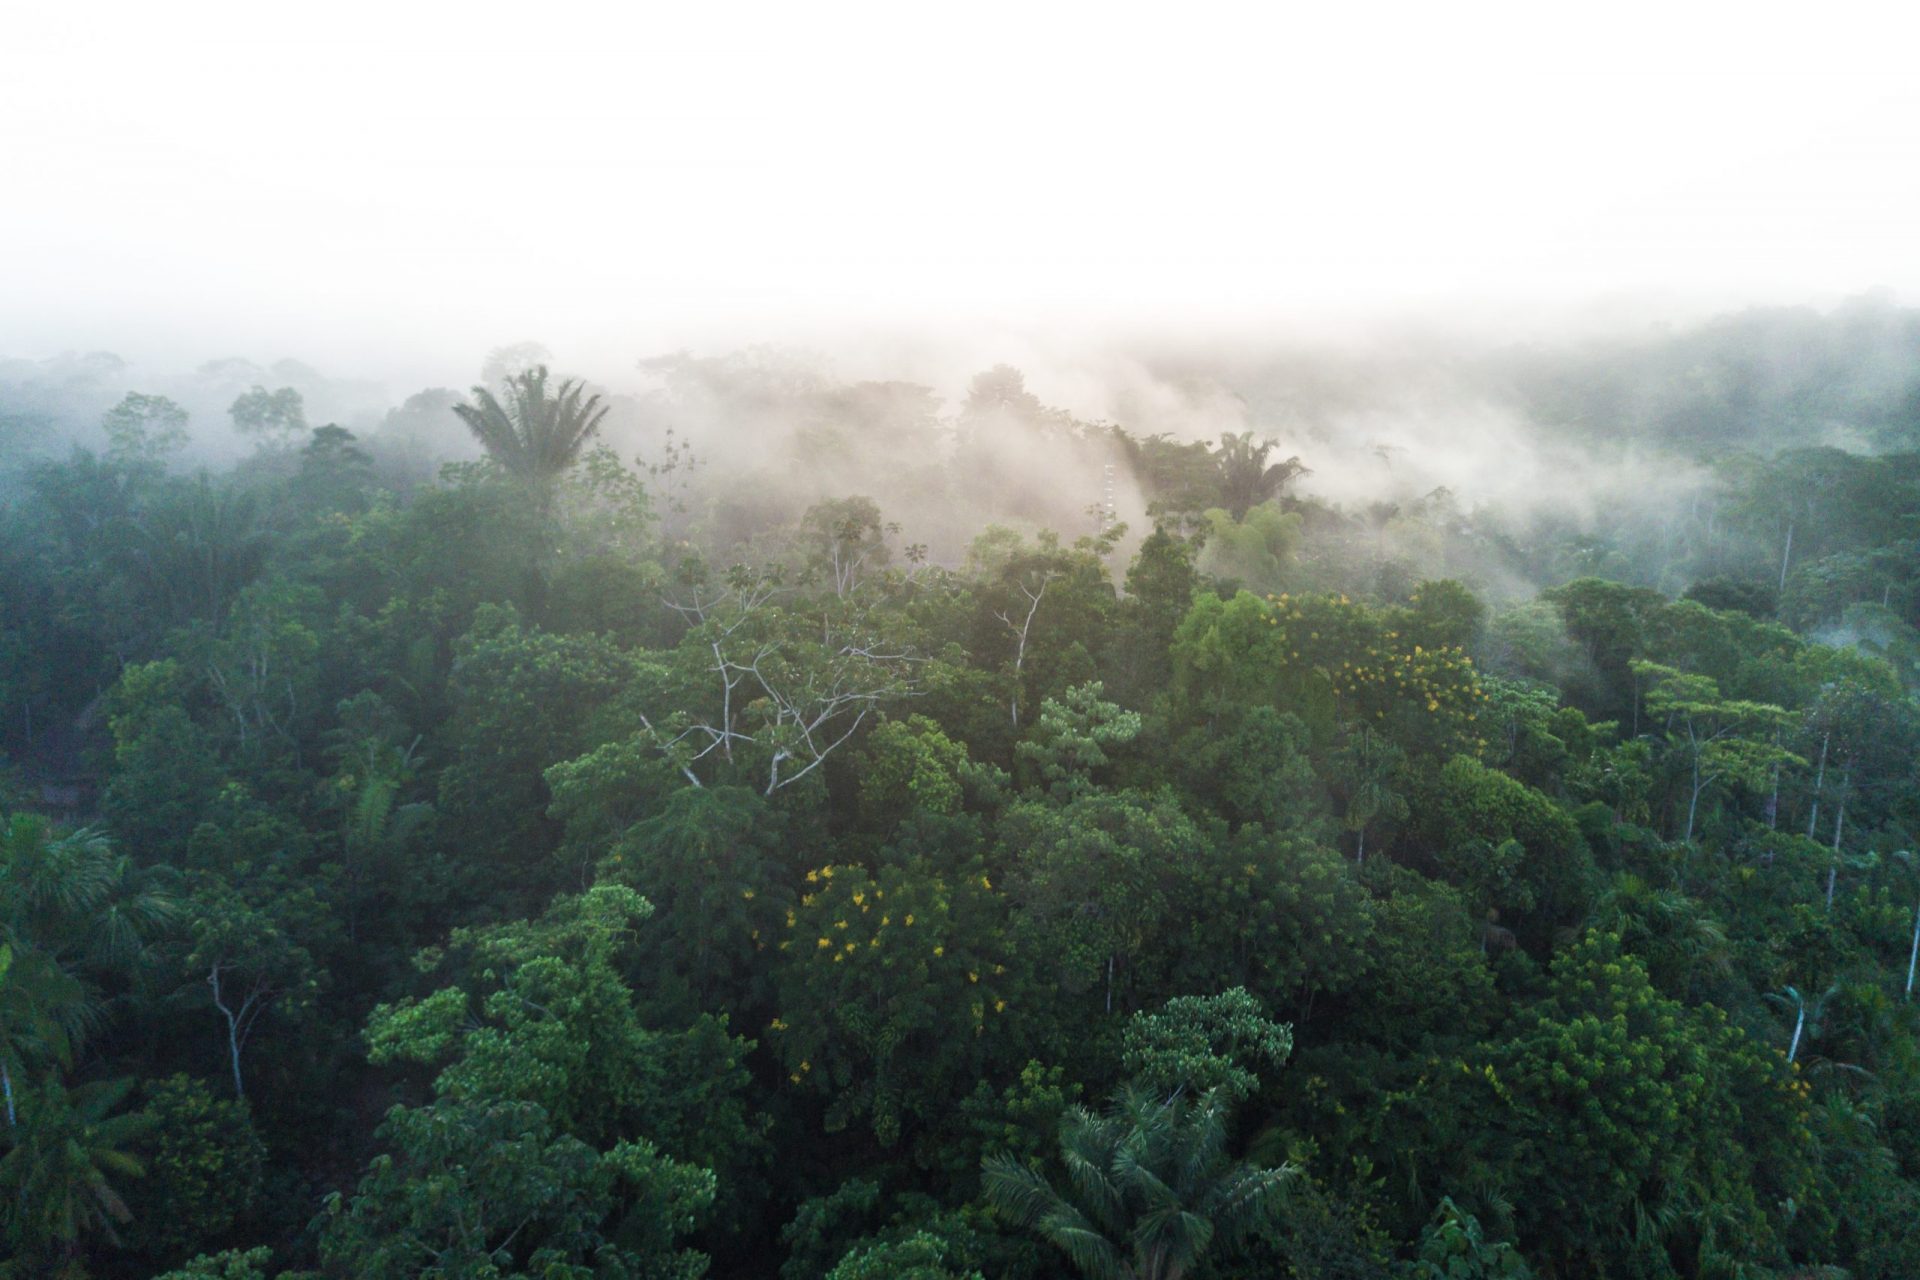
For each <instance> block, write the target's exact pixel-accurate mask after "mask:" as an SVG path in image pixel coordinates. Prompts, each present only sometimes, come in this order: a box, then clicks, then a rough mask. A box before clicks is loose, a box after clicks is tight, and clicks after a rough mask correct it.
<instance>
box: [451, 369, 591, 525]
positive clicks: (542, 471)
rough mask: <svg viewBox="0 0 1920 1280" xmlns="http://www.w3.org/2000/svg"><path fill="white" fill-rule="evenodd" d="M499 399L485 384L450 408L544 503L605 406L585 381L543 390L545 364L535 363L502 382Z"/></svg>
mask: <svg viewBox="0 0 1920 1280" xmlns="http://www.w3.org/2000/svg"><path fill="white" fill-rule="evenodd" d="M503 393H504V394H505V397H506V403H505V404H502V403H501V401H500V399H499V398H497V397H496V396H495V395H494V394H493V392H492V391H490V390H488V389H487V388H486V387H475V388H474V389H473V399H474V403H473V404H470V405H469V404H457V405H455V406H453V411H454V412H455V413H457V414H459V415H460V420H461V421H462V422H464V423H466V424H467V430H469V431H471V432H472V433H473V438H474V439H476V440H478V441H479V442H480V444H481V447H482V448H484V449H485V450H486V451H487V454H488V456H489V457H491V458H492V459H493V460H494V461H495V462H496V463H498V464H499V465H500V467H501V468H502V469H503V470H504V471H506V472H507V473H508V474H509V475H512V476H515V477H518V478H519V479H521V480H523V481H525V482H526V483H528V484H529V485H532V486H533V487H534V489H535V490H536V491H537V492H539V493H540V495H541V500H542V502H543V504H544V502H545V500H546V496H547V490H548V489H550V488H551V486H552V484H553V482H554V481H555V480H557V479H558V478H559V477H560V476H562V475H564V474H566V472H567V471H568V470H569V469H570V468H571V467H572V466H573V464H574V463H576V462H578V461H579V460H580V454H581V451H582V450H584V449H585V448H586V445H587V441H588V440H590V439H592V438H593V435H594V433H595V432H596V431H598V430H599V429H600V420H601V419H602V418H604V417H606V416H607V406H604V405H602V404H601V403H600V397H599V396H598V395H592V396H589V395H587V394H586V384H584V383H582V382H581V381H580V380H579V379H577V378H569V379H567V380H565V381H563V382H561V384H560V385H559V387H557V388H556V389H554V390H553V391H552V392H549V391H548V390H547V366H545V365H544V364H536V365H534V366H533V367H532V368H531V369H528V370H526V371H524V372H522V373H517V374H514V375H513V376H512V377H510V378H508V379H507V380H506V382H505V383H504V384H503Z"/></svg>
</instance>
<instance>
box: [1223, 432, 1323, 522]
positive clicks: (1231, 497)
mask: <svg viewBox="0 0 1920 1280" xmlns="http://www.w3.org/2000/svg"><path fill="white" fill-rule="evenodd" d="M1273 450H1274V442H1273V441H1271V440H1262V441H1261V442H1260V443H1259V444H1255V443H1254V442H1253V432H1251V431H1246V432H1242V433H1241V434H1239V435H1235V434H1234V433H1233V432H1231V431H1227V432H1223V433H1222V434H1221V436H1220V452H1219V453H1217V454H1215V455H1214V465H1215V466H1216V467H1217V468H1218V469H1219V472H1220V496H1221V499H1222V500H1223V501H1224V502H1225V503H1226V507H1227V510H1228V511H1230V512H1232V513H1233V518H1234V519H1235V520H1244V519H1246V516H1247V512H1248V511H1249V510H1250V509H1252V508H1254V507H1257V506H1259V505H1260V504H1261V503H1263V502H1265V501H1266V500H1267V499H1269V498H1271V497H1273V496H1274V495H1276V494H1278V493H1279V492H1280V490H1281V489H1282V488H1284V487H1285V486H1286V483H1287V481H1289V480H1291V479H1293V478H1294V477H1295V476H1297V475H1301V474H1303V473H1304V472H1305V471H1306V470H1307V467H1306V464H1305V463H1303V462H1301V461H1300V459H1299V458H1297V457H1293V458H1288V459H1287V460H1286V461H1285V462H1276V463H1273V464H1272V465H1269V464H1268V463H1267V455H1268V454H1270V453H1272V452H1273Z"/></svg>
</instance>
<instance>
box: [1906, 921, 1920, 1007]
mask: <svg viewBox="0 0 1920 1280" xmlns="http://www.w3.org/2000/svg"><path fill="white" fill-rule="evenodd" d="M1915 961H1920V902H1916V903H1915V904H1914V906H1913V946H1912V947H1911V948H1910V949H1909V950H1908V951H1907V993H1906V995H1905V996H1904V997H1903V998H1904V999H1907V1000H1911V999H1913V967H1914V962H1915Z"/></svg>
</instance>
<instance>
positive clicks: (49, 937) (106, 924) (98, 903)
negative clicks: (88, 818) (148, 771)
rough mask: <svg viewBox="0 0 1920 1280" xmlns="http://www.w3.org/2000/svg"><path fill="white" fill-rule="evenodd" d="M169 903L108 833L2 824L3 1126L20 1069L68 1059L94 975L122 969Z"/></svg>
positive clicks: (82, 1026) (89, 1019)
mask: <svg viewBox="0 0 1920 1280" xmlns="http://www.w3.org/2000/svg"><path fill="white" fill-rule="evenodd" d="M169 911H170V904H169V903H168V902H167V901H166V900H165V899H163V898H160V897H158V896H157V895H155V894H153V893H151V892H148V891H147V890H145V889H144V888H142V887H141V886H139V885H138V884H136V883H134V882H133V876H132V872H131V869H130V867H129V864H128V862H127V859H126V858H125V857H124V856H122V855H120V854H117V853H115V852H114V850H113V847H112V846H111V845H110V844H108V843H107V840H106V837H104V836H102V835H100V834H99V833H98V832H94V831H76V832H74V833H73V834H72V835H69V836H65V837H56V836H55V835H54V834H53V831H52V828H51V827H50V826H49V825H48V823H47V821H46V819H44V818H41V817H37V816H33V815H29V814H15V815H14V816H13V817H12V818H11V819H8V820H6V821H5V822H4V825H0V951H4V953H5V955H6V959H7V962H6V964H5V966H4V967H0V1095H4V1100H5V1107H6V1119H7V1122H8V1127H10V1128H11V1127H12V1124H13V1122H14V1119H15V1116H14V1097H13V1094H14V1089H15V1086H16V1085H17V1084H18V1083H20V1078H21V1077H22V1076H23V1074H24V1069H25V1068H27V1067H30V1066H55V1065H63V1064H65V1063H66V1062H68V1061H69V1060H70V1059H71V1057H72V1053H73V1050H74V1047H75V1046H76V1045H77V1044H78V1043H79V1042H80V1040H81V1039H82V1038H84V1036H85V1035H86V1033H87V1032H88V1031H89V1030H91V1029H92V1028H93V1026H94V1025H95V1024H96V1023H97V1021H98V1020H99V1008H100V1006H99V1000H98V997H97V996H96V994H95V992H94V989H93V987H92V985H91V983H90V982H89V981H88V974H89V972H90V971H92V970H94V969H97V968H99V967H105V966H117V965H124V964H126V963H128V962H130V961H131V960H133V959H134V958H135V957H136V956H137V955H138V954H139V952H140V950H141V947H142V946H143V944H144V940H145V938H146V936H147V935H148V934H149V933H150V932H151V931H152V929H153V928H154V927H155V926H156V925H157V924H159V923H160V921H161V920H163V919H164V918H165V917H166V915H167V914H168V913H169Z"/></svg>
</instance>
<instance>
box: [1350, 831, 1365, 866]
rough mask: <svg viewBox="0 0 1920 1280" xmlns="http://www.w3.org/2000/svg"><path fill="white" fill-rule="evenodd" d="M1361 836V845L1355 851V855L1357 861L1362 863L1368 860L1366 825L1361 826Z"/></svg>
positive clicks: (1354, 858)
mask: <svg viewBox="0 0 1920 1280" xmlns="http://www.w3.org/2000/svg"><path fill="white" fill-rule="evenodd" d="M1359 836H1360V846H1359V848H1358V849H1356V850H1355V851H1354V855H1353V860H1354V862H1355V863H1362V862H1365V861H1366V860H1367V829H1366V828H1365V827H1362V828H1360V831H1359Z"/></svg>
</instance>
